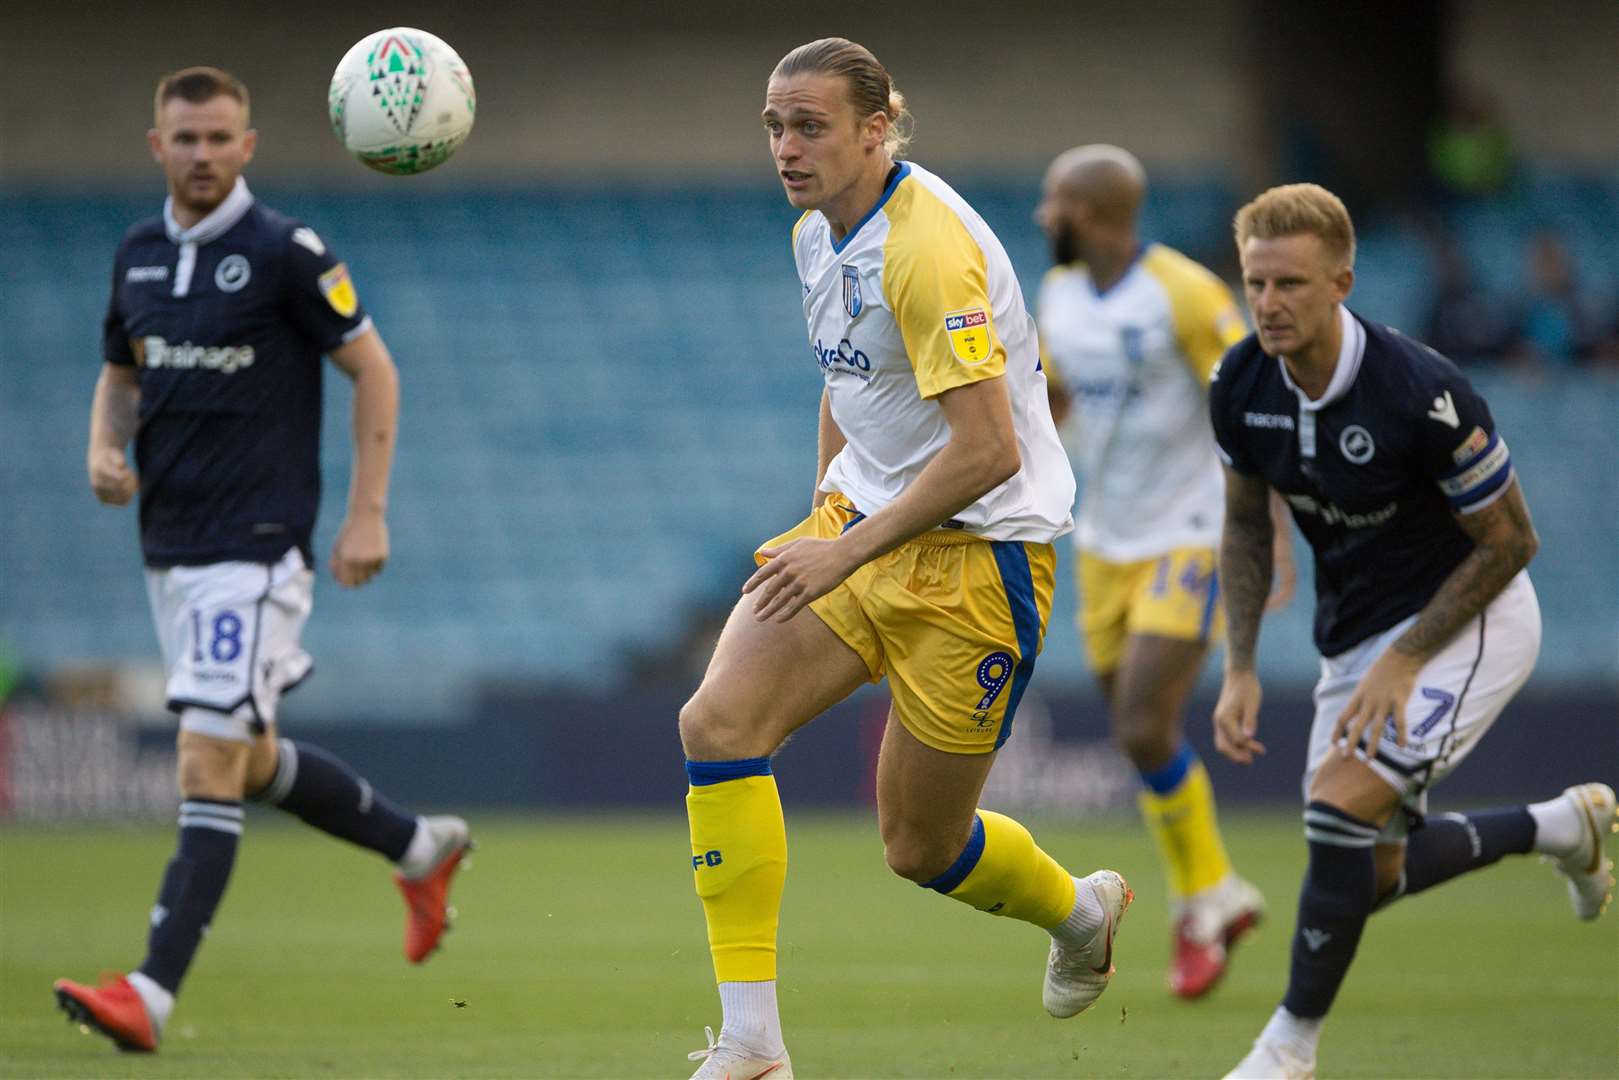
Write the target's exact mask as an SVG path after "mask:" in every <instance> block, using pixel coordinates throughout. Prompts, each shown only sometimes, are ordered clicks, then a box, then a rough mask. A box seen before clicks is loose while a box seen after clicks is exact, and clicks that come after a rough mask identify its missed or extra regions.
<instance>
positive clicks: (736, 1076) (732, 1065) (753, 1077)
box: [686, 1027, 793, 1080]
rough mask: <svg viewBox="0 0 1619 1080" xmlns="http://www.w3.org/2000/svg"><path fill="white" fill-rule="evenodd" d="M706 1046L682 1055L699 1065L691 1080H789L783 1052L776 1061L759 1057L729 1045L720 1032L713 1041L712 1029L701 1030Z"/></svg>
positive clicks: (790, 1064) (790, 1074)
mask: <svg viewBox="0 0 1619 1080" xmlns="http://www.w3.org/2000/svg"><path fill="white" fill-rule="evenodd" d="M703 1034H704V1035H706V1036H707V1037H708V1046H707V1047H706V1048H705V1049H702V1050H693V1051H692V1052H691V1053H689V1054H687V1055H686V1060H687V1061H701V1062H702V1064H701V1065H699V1066H697V1071H696V1072H694V1073H692V1074H691V1080H764V1078H765V1077H769V1080H792V1077H793V1062H792V1059H791V1058H789V1057H788V1056H787V1052H786V1051H785V1050H783V1051H782V1053H781V1056H780V1057H775V1058H771V1057H760V1056H758V1055H757V1054H755V1053H754V1052H753V1051H751V1050H746V1049H744V1048H742V1047H741V1046H738V1045H736V1044H735V1043H732V1042H731V1041H730V1040H728V1039H727V1038H726V1036H725V1034H724V1033H723V1032H722V1033H721V1034H720V1037H719V1039H718V1040H717V1041H716V1040H715V1038H714V1029H713V1028H711V1027H705V1028H704V1029H703Z"/></svg>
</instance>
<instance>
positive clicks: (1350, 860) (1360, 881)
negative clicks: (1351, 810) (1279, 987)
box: [1282, 802, 1378, 1019]
mask: <svg viewBox="0 0 1619 1080" xmlns="http://www.w3.org/2000/svg"><path fill="white" fill-rule="evenodd" d="M1377 832H1378V829H1377V826H1375V825H1372V824H1371V823H1369V822H1365V821H1361V820H1360V819H1359V818H1357V817H1354V816H1353V815H1350V814H1346V813H1344V812H1343V811H1342V810H1339V809H1338V808H1337V807H1334V806H1329V805H1328V804H1326V803H1323V802H1312V803H1311V804H1310V805H1309V807H1308V808H1306V809H1305V811H1304V836H1305V839H1306V840H1307V841H1308V842H1309V845H1310V867H1309V869H1308V870H1306V871H1305V874H1304V887H1303V889H1301V890H1300V892H1299V917H1298V927H1297V928H1296V929H1295V931H1294V934H1293V965H1292V971H1291V974H1290V975H1289V977H1288V981H1287V996H1286V997H1284V998H1283V999H1282V1005H1283V1007H1284V1008H1286V1009H1287V1011H1288V1012H1290V1013H1292V1014H1293V1015H1294V1016H1297V1017H1301V1018H1305V1019H1315V1018H1317V1017H1322V1016H1325V1015H1326V1014H1327V1010H1328V1009H1330V1008H1332V999H1333V998H1335V997H1337V996H1338V987H1339V986H1341V985H1342V984H1343V981H1344V976H1345V975H1346V974H1348V972H1349V963H1350V961H1351V960H1353V959H1354V958H1355V948H1356V946H1357V945H1359V944H1360V934H1361V931H1362V930H1364V929H1365V928H1366V917H1367V916H1368V915H1370V914H1371V912H1372V903H1373V901H1374V900H1375V899H1376V890H1377V866H1376V863H1375V860H1374V859H1373V856H1372V846H1373V845H1374V844H1375V843H1376V842H1377Z"/></svg>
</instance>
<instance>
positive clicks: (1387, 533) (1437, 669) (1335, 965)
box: [1209, 184, 1616, 1080]
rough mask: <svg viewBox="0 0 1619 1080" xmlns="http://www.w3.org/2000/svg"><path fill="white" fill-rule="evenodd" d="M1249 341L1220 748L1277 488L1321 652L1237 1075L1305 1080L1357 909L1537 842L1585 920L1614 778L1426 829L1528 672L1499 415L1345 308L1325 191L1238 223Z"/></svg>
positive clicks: (1608, 873) (1533, 652)
mask: <svg viewBox="0 0 1619 1080" xmlns="http://www.w3.org/2000/svg"><path fill="white" fill-rule="evenodd" d="M1236 239H1237V251H1238V254H1239V256H1240V257H1241V260H1242V275H1243V289H1244V292H1245V294H1246V296H1247V300H1248V308H1249V311H1250V313H1251V315H1252V317H1253V323H1254V327H1255V331H1256V332H1255V333H1254V334H1253V335H1250V336H1249V337H1248V338H1246V339H1245V340H1243V341H1242V342H1239V343H1238V344H1237V345H1235V346H1233V347H1232V348H1231V349H1230V351H1228V352H1227V353H1226V355H1225V357H1224V358H1223V359H1222V360H1221V362H1220V366H1219V368H1218V369H1217V371H1216V374H1215V379H1214V382H1213V384H1212V386H1211V393H1210V400H1209V411H1210V416H1211V419H1212V420H1213V424H1214V434H1215V439H1216V440H1217V443H1218V446H1219V449H1220V454H1221V456H1222V458H1223V459H1224V461H1225V465H1226V517H1225V529H1224V534H1223V536H1222V539H1221V558H1220V572H1221V576H1222V579H1223V583H1224V591H1225V605H1226V615H1227V619H1228V623H1229V633H1230V648H1229V651H1228V653H1227V657H1226V668H1225V679H1224V685H1223V686H1222V688H1221V691H1220V700H1219V703H1218V704H1217V705H1216V707H1215V712H1214V731H1215V744H1216V746H1217V747H1218V748H1219V749H1220V751H1221V752H1222V753H1224V754H1225V755H1226V756H1227V757H1229V758H1231V759H1232V760H1233V761H1237V762H1239V763H1242V764H1250V763H1252V762H1253V761H1254V760H1255V759H1256V756H1258V755H1262V754H1263V753H1264V751H1265V748H1264V745H1263V743H1261V742H1260V741H1259V739H1258V730H1259V707H1260V698H1261V694H1260V687H1259V679H1258V676H1257V675H1256V674H1255V670H1254V653H1255V649H1256V645H1257V640H1258V635H1259V623H1260V618H1261V615H1262V613H1263V610H1264V604H1265V597H1266V594H1267V593H1268V591H1269V586H1270V569H1271V568H1270V553H1271V518H1270V514H1269V513H1268V510H1267V506H1266V498H1267V490H1268V489H1274V490H1276V491H1278V492H1280V493H1281V495H1282V497H1283V498H1285V499H1286V500H1287V503H1288V506H1289V508H1290V509H1291V510H1292V512H1293V518H1294V520H1295V521H1296V522H1297V524H1298V527H1299V530H1300V531H1301V532H1302V533H1303V534H1304V537H1305V539H1306V540H1308V541H1309V544H1310V547H1311V548H1312V550H1313V551H1314V552H1315V583H1316V613H1315V643H1316V647H1317V648H1318V649H1319V650H1320V652H1321V656H1322V659H1321V679H1320V681H1319V682H1318V683H1317V684H1316V691H1315V705H1316V711H1315V718H1314V722H1313V724H1312V726H1311V729H1310V749H1309V757H1308V760H1307V761H1306V762H1305V772H1304V782H1303V787H1304V796H1305V802H1306V806H1305V811H1304V836H1305V840H1306V842H1307V844H1308V847H1309V864H1308V870H1307V871H1306V873H1305V877H1304V884H1303V887H1302V888H1301V889H1300V892H1299V903H1298V918H1297V925H1296V927H1295V932H1294V937H1293V945H1292V963H1291V969H1290V972H1289V978H1288V984H1287V993H1286V996H1285V997H1283V999H1282V1002H1281V1004H1280V1006H1278V1008H1277V1009H1276V1011H1275V1013H1274V1014H1273V1015H1272V1017H1271V1019H1270V1022H1269V1023H1268V1024H1267V1025H1266V1026H1265V1029H1264V1030H1263V1031H1262V1032H1261V1034H1260V1036H1259V1039H1258V1040H1257V1041H1256V1042H1255V1043H1254V1047H1253V1050H1252V1051H1251V1052H1250V1053H1249V1054H1248V1056H1247V1057H1246V1058H1244V1059H1243V1060H1242V1062H1241V1063H1239V1064H1238V1065H1237V1067H1236V1068H1235V1069H1234V1070H1232V1072H1231V1073H1230V1074H1229V1075H1230V1076H1232V1077H1245V1078H1259V1077H1274V1078H1293V1080H1303V1078H1307V1077H1311V1076H1314V1075H1315V1064H1316V1063H1315V1058H1316V1045H1317V1041H1318V1039H1319V1037H1320V1032H1321V1026H1322V1022H1323V1020H1324V1019H1325V1017H1326V1014H1327V1011H1328V1010H1329V1009H1330V1008H1331V1006H1332V1003H1333V999H1334V998H1335V997H1336V996H1337V993H1338V989H1339V987H1340V985H1341V984H1342V982H1343V979H1344V976H1345V975H1346V974H1347V973H1348V970H1349V965H1350V962H1351V961H1352V960H1353V959H1354V956H1355V950H1356V946H1357V945H1358V943H1359V941H1360V936H1361V933H1362V931H1363V930H1364V929H1365V926H1366V922H1367V918H1368V916H1370V915H1371V913H1372V912H1373V910H1374V909H1375V908H1377V907H1378V906H1380V905H1383V904H1387V903H1391V902H1393V901H1394V900H1397V899H1398V898H1399V897H1401V896H1404V895H1409V894H1414V893H1418V892H1422V891H1424V890H1426V889H1430V888H1433V887H1434V886H1436V885H1440V884H1442V883H1444V882H1446V881H1449V880H1451V879H1452V878H1455V877H1457V876H1458V875H1460V874H1464V873H1467V872H1469V871H1472V870H1476V869H1479V868H1482V867H1485V866H1488V865H1490V864H1492V863H1494V862H1496V861H1497V860H1499V859H1501V858H1502V857H1503V856H1506V855H1512V854H1528V853H1530V852H1535V853H1539V854H1541V855H1544V856H1546V857H1547V858H1548V860H1549V861H1551V862H1552V864H1553V865H1554V866H1555V867H1556V868H1557V870H1558V872H1559V873H1560V874H1561V875H1562V876H1563V877H1564V878H1565V879H1566V883H1567V888H1568V894H1569V899H1570V901H1571V902H1572V904H1573V908H1574V913H1575V915H1576V916H1577V917H1579V918H1581V919H1595V918H1596V917H1597V916H1598V915H1600V914H1601V913H1602V910H1603V908H1604V907H1605V906H1606V904H1607V902H1608V899H1609V897H1610V895H1611V890H1612V888H1613V862H1612V860H1611V859H1609V858H1608V857H1607V854H1606V853H1605V851H1604V849H1603V841H1604V839H1605V838H1606V836H1607V834H1608V832H1609V830H1610V829H1611V828H1612V826H1613V824H1614V822H1615V817H1616V813H1615V801H1614V793H1613V789H1612V788H1610V787H1609V786H1608V785H1607V784H1604V783H1595V782H1593V783H1586V784H1578V785H1575V786H1572V787H1570V788H1568V789H1567V790H1565V791H1564V792H1563V794H1562V795H1560V796H1558V797H1556V798H1553V799H1548V800H1546V801H1545V802H1540V803H1533V804H1530V805H1528V806H1511V807H1501V808H1497V809H1492V810H1482V811H1473V812H1470V813H1466V814H1453V813H1452V814H1441V815H1436V816H1432V817H1429V816H1427V813H1426V812H1427V805H1428V791H1429V788H1431V787H1432V786H1433V785H1435V784H1436V783H1438V782H1439V781H1440V780H1442V779H1444V778H1445V777H1446V776H1447V775H1448V774H1450V773H1451V772H1453V771H1454V770H1455V769H1456V768H1457V767H1459V766H1460V765H1461V764H1462V762H1463V761H1464V760H1465V759H1466V758H1467V756H1468V755H1469V754H1470V753H1472V751H1473V750H1474V749H1475V748H1476V747H1477V746H1478V745H1479V742H1480V740H1482V739H1483V738H1484V736H1485V734H1486V733H1487V732H1488V731H1489V729H1490V726H1491V725H1492V724H1494V723H1495V721H1496V718H1497V717H1498V716H1500V714H1501V711H1502V710H1503V709H1504V708H1505V707H1506V706H1507V704H1508V703H1509V702H1510V701H1511V700H1512V697H1513V695H1515V694H1516V693H1517V692H1518V690H1519V688H1520V687H1522V686H1523V684H1524V682H1525V681H1527V680H1528V678H1529V673H1530V671H1531V670H1532V668H1533V667H1534V663H1535V658H1536V656H1537V655H1538V653H1539V651H1540V607H1539V605H1538V603H1537V602H1536V599H1535V590H1534V586H1533V585H1531V584H1530V581H1529V575H1528V573H1527V572H1526V569H1525V568H1526V567H1527V565H1528V563H1529V561H1530V559H1532V558H1533V557H1534V554H1535V552H1536V550H1537V548H1538V547H1539V540H1538V538H1537V537H1536V535H1535V529H1534V525H1533V524H1532V523H1531V522H1530V519H1529V508H1528V505H1527V503H1526V502H1525V499H1524V494H1523V488H1522V486H1521V485H1520V483H1519V480H1518V475H1517V471H1516V469H1515V467H1514V465H1513V461H1512V455H1511V452H1510V451H1509V449H1508V447H1507V441H1506V438H1505V436H1504V435H1503V433H1502V432H1500V431H1498V430H1497V429H1496V425H1495V421H1494V419H1493V417H1492V416H1491V415H1490V410H1489V407H1488V405H1486V403H1485V401H1484V399H1483V398H1482V397H1481V396H1480V395H1479V394H1478V393H1477V392H1476V391H1475V390H1474V389H1473V387H1472V385H1471V384H1470V383H1469V382H1468V380H1467V379H1466V377H1465V376H1463V375H1462V373H1461V372H1460V371H1459V370H1457V368H1456V366H1455V365H1454V364H1452V363H1451V362H1450V361H1449V360H1447V359H1445V358H1444V357H1442V356H1440V355H1439V354H1438V353H1436V352H1434V351H1433V350H1432V349H1430V348H1428V347H1427V346H1425V345H1422V344H1421V343H1419V342H1416V341H1413V340H1411V339H1410V338H1407V337H1405V336H1403V335H1401V334H1400V333H1398V332H1397V331H1394V330H1391V329H1389V328H1388V327H1385V326H1380V325H1378V324H1377V323H1374V322H1371V321H1369V320H1367V319H1362V318H1361V317H1359V316H1358V315H1356V314H1354V313H1353V312H1351V311H1350V310H1349V308H1348V307H1346V306H1345V303H1344V302H1345V300H1347V298H1348V296H1349V291H1350V288H1351V287H1352V286H1353V284H1354V280H1355V271H1354V265H1355V232H1354V226H1353V225H1352V224H1351V223H1350V219H1349V213H1348V211H1347V210H1345V208H1344V205H1343V203H1342V202H1340V201H1339V200H1338V198H1337V197H1336V196H1335V195H1333V194H1332V193H1331V192H1329V191H1326V190H1325V189H1323V188H1321V187H1318V186H1316V185H1314V184H1290V185H1287V186H1284V187H1279V188H1272V189H1271V190H1270V191H1267V192H1265V193H1264V194H1263V195H1261V196H1259V197H1258V198H1257V199H1255V200H1254V201H1253V202H1251V203H1249V204H1248V205H1247V206H1245V207H1243V208H1242V210H1241V211H1240V212H1239V213H1238V214H1237V220H1236Z"/></svg>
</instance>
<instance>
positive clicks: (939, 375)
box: [883, 203, 1006, 398]
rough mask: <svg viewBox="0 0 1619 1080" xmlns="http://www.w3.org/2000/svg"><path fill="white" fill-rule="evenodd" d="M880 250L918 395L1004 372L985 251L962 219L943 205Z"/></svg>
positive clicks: (886, 290) (886, 289) (920, 211)
mask: <svg viewBox="0 0 1619 1080" xmlns="http://www.w3.org/2000/svg"><path fill="white" fill-rule="evenodd" d="M925 209H926V208H925V207H923V206H918V207H916V208H915V212H916V217H917V218H920V219H921V220H912V221H909V222H907V228H906V229H905V231H904V232H905V235H904V236H903V237H901V238H899V239H895V238H893V237H890V240H889V244H888V246H887V248H886V249H885V251H884V253H883V294H884V296H885V297H887V299H888V303H889V306H890V307H891V309H892V310H893V312H894V321H895V322H896V323H898V324H899V331H900V336H901V337H902V338H903V339H904V341H905V353H906V355H907V356H908V357H910V361H911V369H912V370H913V371H914V372H915V373H916V386H917V390H918V391H919V392H920V393H921V395H922V397H923V398H935V397H938V396H939V395H940V394H942V393H944V392H945V391H946V390H951V389H954V388H955V387H957V386H965V385H967V384H968V383H975V382H980V381H982V380H984V379H993V378H995V377H996V376H999V375H1003V374H1005V372H1006V350H1005V349H1004V348H1003V347H1002V345H1001V342H1000V339H999V338H998V337H997V336H996V334H995V322H994V317H993V314H992V311H991V307H990V302H989V280H988V273H987V271H986V269H985V261H984V252H983V249H982V248H980V247H979V246H978V242H977V241H976V240H974V239H973V237H972V234H971V233H969V232H968V231H967V227H966V226H965V225H963V224H962V222H961V219H960V218H958V217H956V215H955V214H954V213H952V212H951V211H950V210H949V208H948V207H945V206H944V205H943V204H942V203H939V204H936V207H934V208H933V209H932V212H925Z"/></svg>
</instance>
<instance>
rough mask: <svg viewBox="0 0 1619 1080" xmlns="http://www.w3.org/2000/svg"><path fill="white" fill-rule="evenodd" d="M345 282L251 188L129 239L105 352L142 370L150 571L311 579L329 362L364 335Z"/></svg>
mask: <svg viewBox="0 0 1619 1080" xmlns="http://www.w3.org/2000/svg"><path fill="white" fill-rule="evenodd" d="M369 325H370V320H369V319H368V318H367V316H366V314H365V312H364V311H363V310H361V308H360V305H359V301H358V299H357V298H356V296H355V293H354V286H353V284H352V282H350V280H349V277H348V270H347V268H346V267H345V266H344V265H343V264H342V263H340V262H338V261H337V260H336V259H335V258H334V257H333V255H332V253H331V252H330V251H328V250H327V249H326V246H325V244H324V243H323V242H322V241H321V239H320V238H319V237H318V236H317V235H316V234H315V233H314V232H313V231H312V230H310V229H309V228H307V227H305V226H303V225H301V224H300V223H299V222H297V221H294V220H293V219H291V218H289V217H285V216H284V215H282V214H278V213H276V212H275V211H274V210H271V209H270V208H269V207H267V206H264V205H262V204H260V203H258V202H256V201H254V199H253V196H252V195H251V194H250V193H249V192H248V190H247V186H246V185H245V184H243V183H242V182H241V181H240V180H238V182H237V186H236V189H235V190H234V191H233V192H232V193H231V195H230V196H229V197H228V198H226V200H225V201H224V202H223V203H221V204H220V206H219V207H218V208H217V209H215V210H214V211H213V213H211V214H209V215H208V217H206V218H205V219H203V220H202V221H200V222H198V223H197V224H196V225H195V226H193V227H192V228H190V229H187V230H181V229H180V228H179V227H178V225H177V224H176V223H175V222H174V220H173V218H172V217H171V216H170V215H169V214H168V212H167V210H165V214H164V216H163V217H161V218H151V219H148V220H146V221H142V222H140V223H138V224H136V225H135V226H134V227H133V228H131V229H130V230H129V232H128V233H126V234H125V236H124V239H123V243H121V244H120V245H119V247H118V255H117V258H116V259H115V260H114V263H113V280H112V301H111V303H110V304H109V305H108V308H107V319H106V325H105V330H104V333H103V338H102V354H103V358H104V359H105V360H106V361H107V362H108V363H110V364H133V365H135V366H136V367H137V368H138V369H139V372H140V390H141V407H140V427H139V430H138V432H137V434H136V436H135V461H136V464H137V467H138V469H139V473H140V486H141V497H140V527H141V548H142V551H143V553H144V555H145V559H146V564H147V565H148V566H154V567H163V566H177V565H198V564H203V563H213V562H224V561H231V560H246V561H251V562H275V561H276V560H277V559H279V558H280V557H281V556H282V555H284V554H286V552H287V550H288V549H289V548H291V547H294V546H296V547H298V548H299V549H301V550H302V551H303V553H304V557H305V558H306V559H307V560H308V561H309V564H310V565H314V558H313V553H312V552H311V551H310V543H311V535H312V534H313V532H314V526H315V512H316V509H317V508H318V506H319V503H320V427H321V370H322V365H321V357H322V356H323V355H324V354H325V353H327V352H329V351H330V350H332V349H334V348H336V347H337V346H339V345H341V344H343V343H345V342H347V341H350V340H352V339H353V338H355V337H357V336H359V335H360V334H361V333H363V332H364V331H365V329H366V328H367V327H368V326H369Z"/></svg>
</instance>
